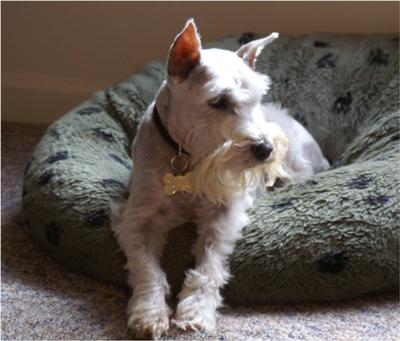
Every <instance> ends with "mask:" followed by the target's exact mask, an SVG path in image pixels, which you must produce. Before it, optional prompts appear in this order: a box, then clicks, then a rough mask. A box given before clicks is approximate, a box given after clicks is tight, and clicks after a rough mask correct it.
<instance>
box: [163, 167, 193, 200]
mask: <svg viewBox="0 0 400 341" xmlns="http://www.w3.org/2000/svg"><path fill="white" fill-rule="evenodd" d="M163 181H164V192H165V193H166V194H167V195H174V194H175V193H177V192H186V193H193V184H192V174H191V173H190V172H189V173H186V174H185V175H173V174H172V173H167V174H165V175H164V177H163Z"/></svg>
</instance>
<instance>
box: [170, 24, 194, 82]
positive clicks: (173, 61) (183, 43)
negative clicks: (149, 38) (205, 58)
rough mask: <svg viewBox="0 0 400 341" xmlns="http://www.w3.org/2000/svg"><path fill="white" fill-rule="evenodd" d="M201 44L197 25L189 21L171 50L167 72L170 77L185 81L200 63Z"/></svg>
mask: <svg viewBox="0 0 400 341" xmlns="http://www.w3.org/2000/svg"><path fill="white" fill-rule="evenodd" d="M200 50H201V42H200V36H199V34H198V33H197V28H196V24H195V23H194V20H193V19H189V20H188V21H187V22H186V25H185V27H184V29H183V30H182V32H181V33H179V34H178V35H177V36H176V38H175V40H174V42H173V44H172V45H171V48H170V50H169V55H168V62H167V70H168V75H169V76H170V77H177V78H178V79H179V80H184V79H186V78H187V77H188V75H189V73H190V71H191V70H192V69H193V68H194V67H195V66H196V65H197V64H198V63H199V62H200Z"/></svg>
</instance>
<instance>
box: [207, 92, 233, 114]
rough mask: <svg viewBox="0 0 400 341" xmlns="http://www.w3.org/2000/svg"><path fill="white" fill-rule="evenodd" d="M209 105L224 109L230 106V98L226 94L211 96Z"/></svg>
mask: <svg viewBox="0 0 400 341" xmlns="http://www.w3.org/2000/svg"><path fill="white" fill-rule="evenodd" d="M208 105H209V106H210V107H212V108H214V109H218V110H224V109H227V108H228V98H227V96H226V95H219V96H216V97H214V98H211V99H210V100H209V101H208Z"/></svg>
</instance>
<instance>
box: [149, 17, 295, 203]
mask: <svg viewBox="0 0 400 341" xmlns="http://www.w3.org/2000/svg"><path fill="white" fill-rule="evenodd" d="M277 36H278V35H277V34H272V35H270V36H268V37H266V38H263V39H258V40H255V41H252V42H249V43H248V44H246V45H243V46H242V47H241V48H240V49H239V50H238V51H236V52H231V51H227V50H222V49H202V48H201V41H200V37H199V34H198V32H197V28H196V25H195V23H194V21H193V20H192V19H190V20H189V21H188V22H187V23H186V25H185V27H184V29H183V30H182V31H181V32H180V33H179V34H178V35H177V36H176V38H175V40H174V42H173V44H172V46H171V48H170V51H169V55H168V61H167V72H168V76H167V80H166V82H165V84H164V86H163V87H162V88H161V90H160V92H159V94H158V96H157V100H156V101H157V106H158V107H159V109H161V111H162V112H164V113H165V116H166V117H165V120H166V124H167V129H168V131H169V133H170V134H171V135H172V136H173V137H174V138H175V139H176V141H177V142H178V143H179V144H180V145H181V146H182V147H183V148H184V149H185V150H186V151H188V152H189V153H190V154H191V165H192V172H193V181H194V187H195V190H196V192H197V193H202V194H205V195H206V196H207V197H208V198H209V199H211V200H212V201H214V202H216V203H223V202H225V201H226V200H227V199H229V198H230V197H232V196H233V195H236V194H238V193H241V192H242V191H243V190H244V189H245V188H247V187H248V186H249V185H250V184H251V183H257V182H258V181H260V180H261V179H262V178H263V177H264V173H265V170H267V174H268V176H269V178H270V179H272V178H275V177H276V176H278V175H284V171H283V169H282V167H281V164H282V162H283V158H284V157H285V154H286V150H287V145H288V142H287V139H286V137H285V135H284V134H283V132H282V131H281V129H280V128H279V126H277V125H275V124H272V123H268V122H265V120H264V118H263V113H262V110H261V105H260V104H261V99H262V96H263V95H264V94H265V93H266V91H267V90H268V86H269V79H268V77H267V76H265V75H261V74H259V73H257V72H255V61H256V58H257V56H258V54H259V53H260V52H261V50H262V48H263V47H264V46H265V45H267V44H268V43H270V42H271V41H273V40H274V39H275V38H276V37H277Z"/></svg>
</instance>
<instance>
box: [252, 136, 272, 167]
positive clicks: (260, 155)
mask: <svg viewBox="0 0 400 341" xmlns="http://www.w3.org/2000/svg"><path fill="white" fill-rule="evenodd" d="M273 149H274V148H273V147H272V145H271V144H270V143H269V142H266V141H263V142H260V143H257V144H253V145H252V146H251V151H252V153H253V155H254V157H255V158H256V160H257V161H260V162H263V161H265V160H266V159H268V157H269V156H270V155H271V153H272V151H273Z"/></svg>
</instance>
